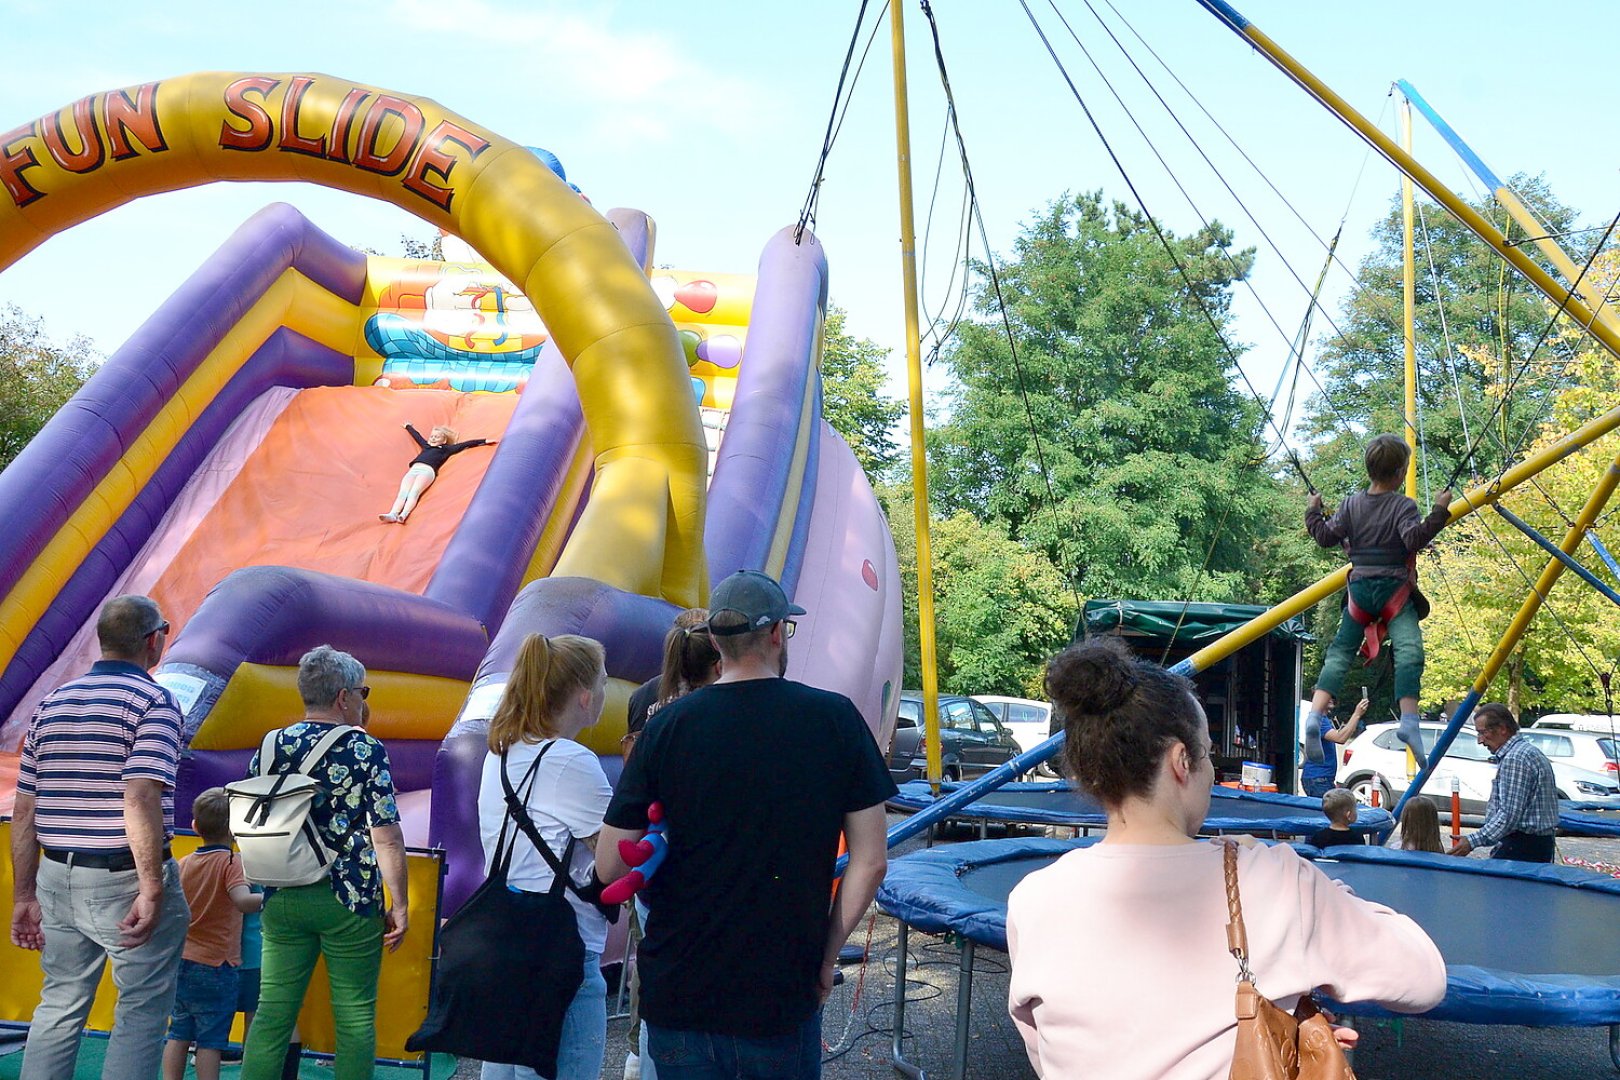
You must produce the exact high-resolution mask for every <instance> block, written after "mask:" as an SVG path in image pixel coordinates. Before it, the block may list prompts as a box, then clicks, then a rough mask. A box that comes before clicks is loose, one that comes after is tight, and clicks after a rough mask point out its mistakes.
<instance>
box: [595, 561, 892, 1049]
mask: <svg viewBox="0 0 1620 1080" xmlns="http://www.w3.org/2000/svg"><path fill="white" fill-rule="evenodd" d="M709 611H710V615H709V630H710V632H711V633H712V634H713V635H714V640H715V644H716V646H717V647H718V648H719V650H720V654H721V657H722V664H721V675H720V678H719V680H718V681H717V682H715V683H713V684H712V685H710V686H707V687H704V688H703V689H701V690H697V691H695V692H693V693H691V694H688V695H687V696H685V697H683V698H679V699H677V700H675V701H673V702H671V703H670V704H668V705H666V706H664V707H663V708H662V709H660V710H659V711H658V712H656V713H655V714H653V716H652V718H651V719H650V720H649V721H648V722H647V727H646V729H645V731H644V732H643V733H642V736H641V739H640V741H639V744H638V746H637V749H636V752H635V753H634V754H633V755H632V756H631V757H630V760H629V761H628V762H627V763H626V766H625V772H624V775H623V776H622V777H621V778H620V780H619V785H618V788H617V790H616V791H615V792H614V796H613V802H612V804H611V805H610V806H609V807H608V812H607V820H606V825H605V826H604V827H603V829H602V835H601V838H600V840H599V841H598V842H597V846H596V851H597V873H598V875H599V876H601V877H602V878H603V880H605V881H611V880H613V879H614V878H616V877H618V876H619V875H620V874H622V873H624V872H625V871H626V869H628V868H627V867H625V866H624V865H623V864H622V862H621V861H620V859H619V856H618V843H617V842H618V841H619V840H634V839H636V838H638V837H640V835H641V834H642V832H643V831H644V830H645V829H646V825H647V808H648V807H649V806H650V805H651V804H652V803H653V802H661V803H663V805H664V815H665V821H667V822H668V826H669V831H668V839H669V854H668V857H667V858H666V860H665V862H664V864H663V866H662V868H660V870H659V871H658V873H657V875H656V876H654V877H653V878H652V880H651V881H650V882H649V883H648V885H647V889H646V891H645V893H643V896H644V897H645V898H646V901H647V906H648V908H649V909H650V912H651V915H650V918H649V920H648V924H647V936H646V939H645V940H644V941H643V942H642V944H641V954H640V959H639V961H638V962H639V964H640V967H641V980H642V993H641V1015H642V1018H643V1019H645V1020H646V1021H647V1028H648V1042H649V1050H650V1052H651V1056H652V1059H653V1061H654V1062H655V1063H656V1064H657V1067H658V1070H659V1075H660V1076H662V1077H665V1078H666V1080H669V1078H682V1080H685V1078H692V1080H709V1078H716V1080H718V1078H722V1077H726V1078H730V1077H772V1078H812V1077H817V1076H820V1074H821V1003H822V1002H823V1001H824V1000H825V999H826V996H827V994H828V992H829V991H830V990H831V989H832V979H833V973H834V970H835V965H836V961H837V958H838V950H839V948H840V947H842V945H843V944H844V941H845V939H846V938H847V937H848V936H849V933H850V931H851V930H853V929H854V928H855V926H856V924H857V923H858V922H859V920H860V919H861V917H862V916H863V915H864V914H865V912H866V909H867V906H868V905H869V904H870V903H871V901H872V897H873V895H874V894H875V893H876V892H877V887H878V884H879V883H880V882H881V881H882V880H883V873H884V870H885V868H886V866H887V854H886V851H885V845H884V817H883V813H884V809H883V804H884V803H885V802H886V801H887V800H888V798H889V797H890V796H891V795H893V794H894V792H895V787H894V782H893V781H892V780H890V779H889V772H888V769H887V768H886V767H885V765H884V763H883V757H882V755H881V754H880V753H879V752H878V748H877V744H876V743H875V742H874V741H873V739H872V734H871V732H870V731H869V730H868V728H867V726H866V723H865V722H864V721H863V720H862V719H861V715H860V713H859V711H857V710H856V708H855V706H854V704H853V703H852V702H851V701H850V700H849V699H848V698H846V697H844V696H842V695H841V694H834V693H829V692H828V691H825V690H818V689H815V688H814V687H810V686H805V685H803V684H802V683H796V682H791V681H789V680H787V679H785V678H783V677H782V675H783V673H784V672H785V671H786V670H787V642H788V639H789V638H791V637H792V636H793V630H794V625H795V624H794V622H793V618H792V617H793V616H795V615H803V614H804V613H805V612H804V609H803V608H800V607H797V606H795V605H793V604H791V603H789V602H788V599H787V597H786V595H784V594H783V592H782V587H781V586H780V585H778V584H777V583H776V582H775V581H774V580H772V579H771V578H770V577H769V576H767V575H765V574H762V573H760V572H758V571H755V570H743V571H739V572H738V573H736V574H733V575H731V576H730V577H728V578H726V579H725V580H724V581H722V582H721V583H720V584H719V585H717V586H716V587H715V589H714V592H713V594H712V595H711V596H710V599H709ZM762 747H763V748H765V749H766V750H767V752H766V753H761V748H762ZM840 832H842V833H843V834H844V836H845V838H846V840H847V842H848V845H849V854H850V862H849V868H848V869H847V870H846V871H845V873H844V877H843V881H842V883H841V885H840V887H839V890H838V893H837V897H836V899H834V898H833V895H832V884H833V873H832V872H833V863H834V861H835V859H836V857H837V853H838V837H839V833H840Z"/></svg>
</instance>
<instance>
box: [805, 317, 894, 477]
mask: <svg viewBox="0 0 1620 1080" xmlns="http://www.w3.org/2000/svg"><path fill="white" fill-rule="evenodd" d="M888 356H889V351H888V350H887V349H885V348H884V347H883V346H881V345H879V344H878V343H877V342H875V341H873V340H871V339H870V338H856V337H854V336H853V335H851V334H850V332H849V331H848V329H847V328H846V327H845V314H844V311H843V309H842V308H840V307H838V306H837V305H833V306H831V307H830V308H829V309H828V311H827V320H826V322H825V323H824V324H823V326H822V343H821V394H822V398H821V415H822V417H823V418H824V419H825V420H826V421H827V423H829V424H831V425H832V428H833V430H834V431H836V432H838V434H840V435H842V436H843V437H844V441H845V442H847V443H849V448H850V449H851V450H853V451H854V452H855V459H856V460H857V461H859V462H860V463H861V468H862V469H865V470H866V475H867V476H868V477H869V478H870V479H871V480H872V481H873V482H877V481H878V480H879V479H881V478H882V477H884V476H885V475H886V474H887V472H888V470H889V469H890V468H891V467H892V466H893V465H894V463H895V460H896V458H897V456H898V454H899V448H898V446H897V445H896V443H895V440H894V425H895V424H896V423H898V422H899V420H900V418H901V417H902V416H904V415H905V412H906V409H905V404H904V403H903V402H901V401H898V400H896V399H894V398H891V397H889V396H888V395H887V394H886V393H885V392H884V388H883V387H884V382H885V372H884V368H883V365H884V361H885V360H887V359H888Z"/></svg>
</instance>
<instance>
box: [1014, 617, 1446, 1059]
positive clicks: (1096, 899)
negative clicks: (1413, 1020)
mask: <svg viewBox="0 0 1620 1080" xmlns="http://www.w3.org/2000/svg"><path fill="white" fill-rule="evenodd" d="M1046 688H1047V692H1048V695H1049V696H1050V698H1051V700H1052V702H1053V704H1054V705H1055V706H1056V711H1057V714H1058V716H1060V717H1061V718H1062V722H1063V725H1064V730H1065V731H1066V733H1067V739H1066V741H1065V745H1064V748H1063V766H1064V770H1065V771H1066V772H1067V773H1068V774H1069V775H1070V776H1071V777H1073V778H1074V779H1075V780H1076V781H1077V782H1078V783H1079V784H1080V785H1081V786H1082V787H1084V788H1086V789H1088V790H1090V791H1091V792H1093V793H1094V794H1096V796H1097V797H1098V798H1099V799H1100V800H1101V801H1102V803H1103V806H1104V808H1105V809H1106V811H1107V814H1108V833H1107V835H1106V836H1105V837H1104V839H1103V840H1102V842H1101V843H1099V844H1097V845H1095V846H1093V847H1090V848H1085V849H1081V850H1078V851H1073V852H1070V853H1069V854H1067V855H1064V856H1063V857H1062V858H1060V859H1058V860H1057V861H1056V862H1055V863H1053V864H1052V865H1051V866H1049V867H1047V868H1046V869H1044V870H1039V871H1037V872H1035V873H1033V874H1031V875H1029V877H1027V878H1026V879H1024V881H1023V882H1022V883H1021V884H1020V885H1019V886H1018V887H1017V888H1016V889H1014V890H1013V893H1012V897H1011V899H1010V900H1009V902H1008V910H1007V946H1008V952H1009V953H1010V954H1011V957H1012V980H1011V987H1010V991H1009V1000H1008V1007H1009V1010H1010V1011H1011V1013H1012V1017H1013V1021H1014V1023H1015V1025H1016V1026H1017V1028H1018V1031H1019V1033H1020V1034H1021V1035H1022V1036H1023V1039H1024V1046H1025V1049H1026V1050H1027V1051H1028V1053H1029V1059H1030V1062H1031V1063H1032V1064H1033V1065H1034V1067H1035V1072H1036V1074H1037V1075H1039V1076H1042V1077H1071V1076H1107V1077H1110V1078H1112V1080H1135V1078H1142V1080H1148V1078H1152V1080H1162V1078H1172V1080H1194V1078H1196V1080H1225V1078H1226V1077H1227V1075H1228V1073H1229V1071H1230V1069H1231V1065H1232V1051H1233V1046H1234V1042H1235V1038H1236V1028H1237V1020H1236V1017H1235V1014H1234V1008H1233V992H1234V990H1235V988H1236V975H1237V961H1235V960H1233V959H1232V956H1231V955H1230V954H1229V953H1228V952H1227V951H1226V931H1225V927H1226V920H1227V908H1226V894H1225V885H1224V877H1223V873H1222V868H1221V848H1220V846H1219V845H1217V844H1212V843H1207V842H1202V841H1198V840H1195V839H1194V837H1195V835H1196V834H1197V832H1198V829H1199V827H1200V826H1201V825H1202V823H1203V821H1204V817H1205V815H1206V813H1207V812H1208V810H1209V799H1210V787H1211V785H1212V783H1213V782H1214V768H1213V764H1212V762H1211V760H1210V739H1209V724H1208V721H1207V720H1206V719H1205V717H1204V710H1203V708H1202V707H1201V706H1200V705H1199V704H1198V702H1197V700H1196V699H1195V698H1194V697H1193V695H1192V686H1191V684H1190V683H1189V682H1188V681H1187V680H1186V679H1183V678H1181V677H1180V676H1176V675H1172V674H1170V672H1168V671H1167V670H1165V669H1164V668H1162V667H1159V666H1158V665H1156V664H1152V663H1148V662H1146V661H1143V660H1139V659H1137V658H1135V657H1133V656H1131V655H1130V654H1129V653H1128V652H1126V651H1125V649H1124V647H1123V646H1121V645H1120V644H1119V643H1118V642H1116V641H1114V640H1113V639H1101V640H1097V641H1092V642H1086V643H1084V644H1080V645H1075V646H1072V647H1070V648H1069V649H1066V650H1065V651H1064V652H1062V653H1060V654H1058V656H1056V657H1054V658H1053V660H1052V662H1051V663H1050V665H1048V668H1047V675H1046ZM1238 883H1239V890H1240V892H1241V894H1242V897H1243V914H1244V921H1245V923H1246V924H1247V929H1248V938H1249V952H1250V963H1251V966H1252V968H1253V970H1254V973H1255V977H1256V983H1257V984H1258V987H1259V990H1260V992H1261V993H1263V994H1265V995H1266V996H1268V997H1270V998H1271V999H1272V1000H1274V1001H1275V1002H1276V1003H1277V1004H1278V1005H1279V1006H1281V1007H1282V1008H1285V1009H1290V1010H1291V1009H1293V1007H1294V1005H1295V1003H1296V1002H1297V1000H1298V999H1299V997H1300V996H1301V995H1303V994H1307V993H1310V992H1311V991H1312V990H1314V989H1316V988H1318V987H1321V988H1323V989H1324V990H1325V991H1326V992H1327V993H1328V994H1330V995H1331V996H1333V997H1335V998H1338V999H1339V1000H1343V1001H1376V1002H1378V1003H1379V1004H1381V1005H1383V1006H1385V1007H1386V1008H1389V1009H1392V1010H1394V1011H1396V1012H1422V1011H1424V1010H1426V1009H1429V1008H1432V1007H1433V1006H1434V1005H1435V1004H1436V1003H1438V1002H1439V1001H1440V999H1441V998H1442V997H1443V996H1444V994H1445V987H1446V972H1445V963H1444V961H1442V960H1441V958H1440V952H1439V950H1438V949H1436V948H1435V946H1434V943H1433V942H1431V941H1430V940H1429V938H1428V936H1427V935H1426V934H1424V932H1423V931H1422V930H1421V929H1419V928H1418V926H1417V924H1416V923H1414V922H1412V920H1410V919H1408V918H1407V917H1405V916H1404V915H1398V914H1396V913H1395V912H1393V911H1391V910H1390V909H1389V908H1386V907H1384V906H1382V905H1380V904H1372V903H1368V902H1366V901H1364V900H1360V899H1357V898H1356V896H1355V895H1354V894H1353V893H1351V892H1350V890H1349V889H1348V888H1346V887H1345V886H1343V885H1340V884H1338V883H1336V882H1334V881H1332V880H1330V879H1329V878H1328V877H1326V876H1325V875H1324V874H1322V873H1321V872H1320V871H1319V870H1317V869H1316V868H1315V867H1314V866H1312V865H1310V864H1309V863H1307V862H1305V861H1304V860H1303V859H1301V858H1300V857H1299V856H1298V855H1297V854H1295V853H1294V851H1293V849H1292V848H1290V847H1288V846H1287V845H1283V844H1279V845H1276V846H1274V847H1259V846H1255V847H1245V848H1243V849H1241V850H1240V851H1239V862H1238ZM1353 1034H1354V1033H1353V1032H1346V1033H1344V1036H1343V1037H1344V1038H1345V1039H1346V1040H1348V1039H1349V1038H1350V1037H1353Z"/></svg>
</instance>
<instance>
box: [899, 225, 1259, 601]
mask: <svg viewBox="0 0 1620 1080" xmlns="http://www.w3.org/2000/svg"><path fill="white" fill-rule="evenodd" d="M1166 236H1167V238H1168V240H1169V242H1170V244H1171V246H1173V248H1174V249H1175V252H1176V260H1175V261H1179V262H1180V264H1181V266H1182V267H1183V268H1185V270H1186V273H1187V280H1183V278H1182V276H1181V274H1180V272H1178V270H1177V269H1176V265H1175V261H1172V259H1171V257H1170V255H1169V254H1168V253H1167V252H1166V250H1165V248H1164V246H1163V245H1162V244H1161V243H1160V241H1159V239H1158V237H1157V235H1156V234H1155V232H1154V230H1153V228H1152V226H1151V224H1150V223H1149V222H1148V221H1147V220H1146V219H1145V218H1143V217H1142V216H1141V215H1139V214H1137V213H1135V212H1133V211H1131V210H1129V209H1128V208H1126V207H1125V206H1123V205H1121V204H1118V203H1116V204H1114V205H1113V206H1107V205H1105V204H1104V202H1103V199H1102V196H1101V195H1100V194H1085V195H1080V196H1077V197H1065V198H1064V199H1062V200H1060V201H1058V202H1055V203H1053V204H1052V205H1051V206H1049V207H1048V208H1047V209H1046V210H1045V211H1044V212H1043V213H1041V214H1040V215H1039V216H1038V217H1037V218H1036V219H1035V220H1034V221H1033V222H1032V223H1031V224H1030V225H1029V226H1027V227H1026V228H1025V230H1024V232H1023V233H1022V235H1020V236H1019V238H1018V239H1017V241H1016V243H1015V247H1014V253H1013V256H1012V258H1011V259H1009V260H1008V262H1007V264H1006V265H1005V266H1004V267H1003V268H1002V269H1001V272H1000V273H1001V286H1002V293H1003V295H1004V296H1005V298H1006V303H1007V307H1008V311H1007V314H1008V318H1009V320H1010V322H1011V324H1012V329H1013V336H1014V338H1015V340H1016V343H1017V351H1018V365H1017V367H1016V368H1015V366H1014V363H1013V358H1012V356H1011V354H1010V352H1009V349H1008V344H1007V339H1006V337H1005V336H1004V334H1003V328H1002V325H1001V320H1000V317H999V313H997V312H996V311H995V298H994V296H993V295H991V294H990V293H989V292H988V290H986V289H981V290H980V293H979V295H978V297H977V298H976V307H977V310H978V311H979V313H980V314H981V315H982V316H985V317H984V318H981V319H980V320H977V321H975V322H973V323H970V324H967V325H964V326H963V327H962V328H961V330H960V331H959V336H958V339H957V344H956V346H955V347H954V348H953V349H951V350H950V351H949V352H948V353H947V354H946V355H945V362H946V363H947V365H948V367H949V370H950V372H951V374H952V376H953V377H954V387H953V390H952V392H951V394H950V398H949V402H948V408H949V419H948V420H947V422H946V423H945V424H944V425H942V426H941V427H940V428H938V429H937V430H936V432H935V433H934V434H933V435H932V436H931V439H930V444H929V454H930V459H931V484H932V489H933V491H934V492H935V493H936V497H937V503H936V507H935V509H936V512H938V513H940V514H942V515H945V516H948V515H950V514H952V513H955V512H958V511H962V512H967V513H969V514H972V515H974V516H977V517H981V518H983V519H985V520H986V521H987V522H992V523H995V524H997V525H999V526H1001V527H1002V528H1004V529H1005V530H1006V531H1007V534H1008V535H1009V536H1010V537H1012V538H1013V539H1015V540H1018V541H1020V542H1023V543H1025V544H1026V545H1029V546H1031V547H1033V548H1036V549H1038V550H1041V551H1043V552H1045V553H1046V555H1047V556H1048V557H1049V558H1050V559H1051V560H1052V561H1053V563H1054V564H1055V565H1058V566H1060V567H1062V568H1064V571H1065V573H1066V574H1067V575H1069V577H1070V580H1071V582H1072V585H1073V587H1074V588H1076V589H1078V590H1079V591H1080V592H1083V593H1085V594H1087V595H1090V596H1121V597H1130V598H1134V599H1178V600H1180V599H1202V600H1218V601H1220V600H1238V599H1253V598H1254V597H1255V595H1256V593H1257V590H1258V588H1259V586H1260V580H1261V577H1262V576H1263V572H1264V570H1263V563H1262V551H1263V546H1264V541H1265V538H1266V537H1267V536H1268V535H1269V534H1270V532H1271V531H1272V530H1273V529H1274V527H1275V521H1276V515H1277V513H1278V505H1277V504H1276V502H1275V494H1276V491H1277V480H1276V478H1275V477H1274V476H1273V475H1272V472H1271V470H1270V468H1269V467H1268V466H1266V464H1265V463H1264V461H1263V459H1262V454H1261V449H1262V448H1261V440H1260V438H1259V436H1260V431H1261V422H1262V418H1261V410H1260V406H1259V405H1258V404H1256V403H1255V402H1254V401H1253V400H1252V399H1251V398H1250V397H1248V396H1247V395H1245V394H1244V393H1242V392H1241V391H1239V390H1237V389H1236V388H1234V386H1233V385H1232V382H1231V379H1232V377H1233V375H1234V372H1233V370H1232V364H1231V355H1230V354H1229V353H1228V352H1227V350H1226V348H1225V346H1223V345H1222V343H1221V341H1220V340H1219V338H1218V337H1217V335H1216V333H1215V331H1214V329H1213V328H1212V326H1211V320H1212V319H1213V321H1214V323H1215V324H1216V325H1218V326H1221V327H1223V328H1224V327H1225V326H1226V325H1227V324H1228V323H1229V320H1230V316H1229V303H1230V290H1231V286H1232V284H1233V283H1234V282H1235V281H1238V280H1240V279H1241V278H1242V277H1243V276H1244V275H1246V274H1247V273H1248V270H1249V268H1250V266H1251V264H1252V262H1253V252H1252V250H1243V251H1234V250H1232V247H1231V244H1232V237H1231V234H1230V232H1229V231H1227V230H1226V229H1225V228H1223V227H1221V226H1219V225H1214V226H1211V227H1210V228H1208V229H1205V230H1201V231H1199V232H1196V233H1193V234H1191V235H1187V236H1175V235H1171V234H1169V233H1166ZM1189 281H1190V288H1189ZM1020 372H1021V375H1020ZM1037 433H1038V435H1039V444H1038V446H1037V439H1036V434H1037ZM1048 484H1050V491H1048Z"/></svg>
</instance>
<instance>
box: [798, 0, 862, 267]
mask: <svg viewBox="0 0 1620 1080" xmlns="http://www.w3.org/2000/svg"><path fill="white" fill-rule="evenodd" d="M867 3H868V0H861V9H860V11H859V12H858V13H857V14H856V16H855V29H854V30H853V31H851V32H850V35H849V48H848V49H846V50H845V52H844V66H843V69H842V70H840V71H839V72H838V88H837V89H836V90H835V91H833V103H832V112H831V113H830V114H829V115H828V117H827V133H826V134H825V135H823V136H822V138H821V154H820V156H819V157H817V159H816V169H815V173H814V174H813V175H812V176H811V178H810V190H809V191H807V192H806V193H805V196H804V207H803V208H802V209H801V210H800V211H799V223H798V225H797V226H795V227H794V230H793V242H794V243H802V242H803V240H804V230H805V229H807V228H808V227H809V226H810V223H811V222H812V221H814V220H815V216H816V202H817V200H818V199H820V198H821V179H822V176H823V174H824V173H825V172H826V169H827V157H828V155H830V154H831V153H832V148H833V141H834V139H835V138H836V137H837V134H838V128H839V127H840V126H841V125H840V120H839V109H838V105H839V102H841V101H842V100H843V98H844V80H845V79H846V78H848V77H849V65H850V61H851V60H853V59H854V58H855V43H856V42H858V41H859V40H860V39H861V25H862V23H864V22H865V21H866V5H867ZM881 18H882V17H881V16H879V21H880V22H881ZM874 32H875V31H874ZM867 47H868V48H870V47H871V42H870V41H868V42H867ZM864 60H865V57H864V56H863V57H862V61H863V62H864ZM850 92H851V93H852V94H853V93H854V86H853V84H852V85H851V86H850Z"/></svg>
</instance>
